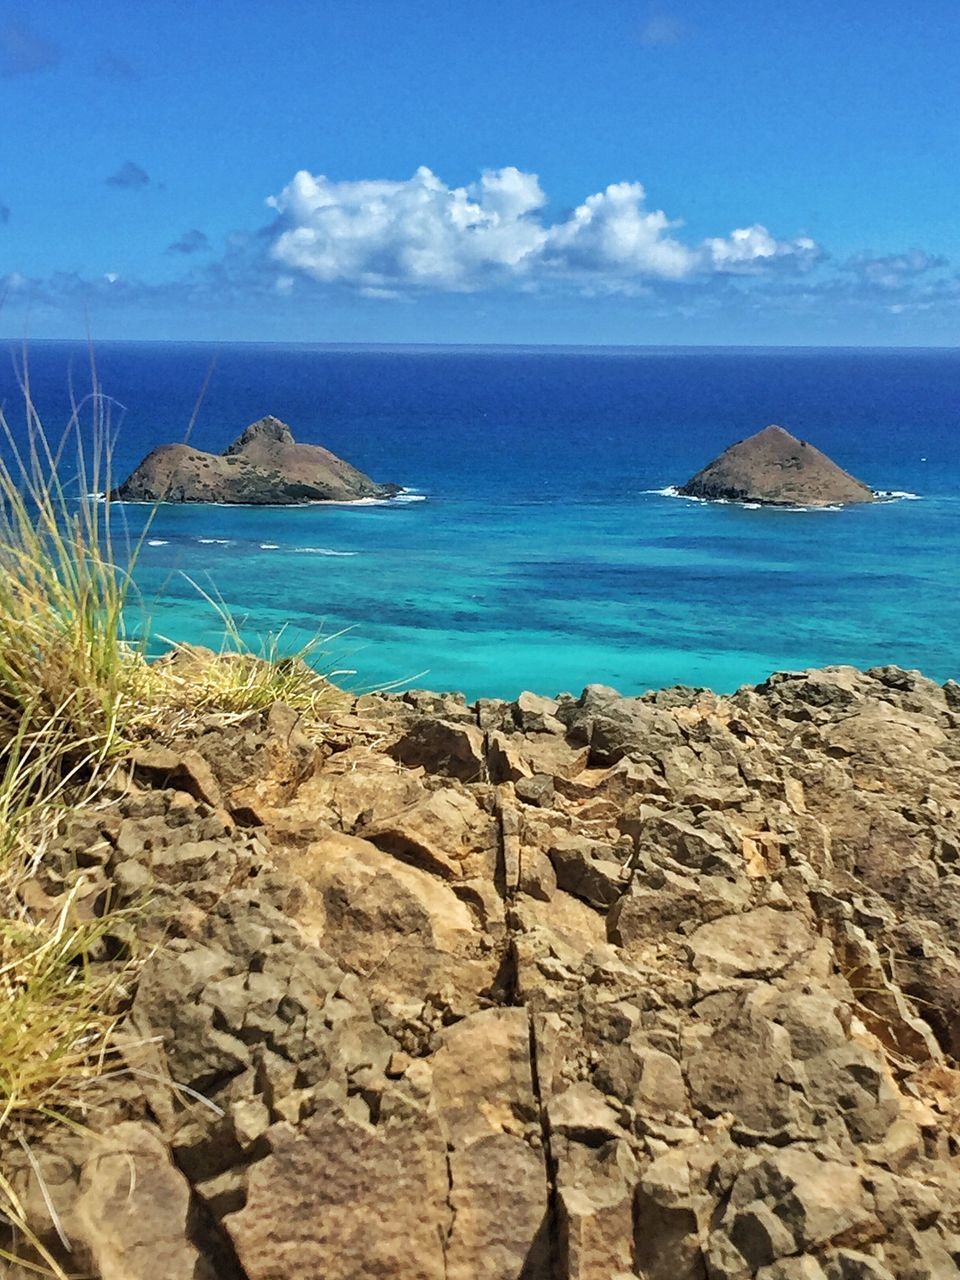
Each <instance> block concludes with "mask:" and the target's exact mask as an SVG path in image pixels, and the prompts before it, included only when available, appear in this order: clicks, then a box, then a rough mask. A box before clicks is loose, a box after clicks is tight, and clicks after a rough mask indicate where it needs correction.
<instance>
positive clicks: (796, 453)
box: [679, 426, 876, 507]
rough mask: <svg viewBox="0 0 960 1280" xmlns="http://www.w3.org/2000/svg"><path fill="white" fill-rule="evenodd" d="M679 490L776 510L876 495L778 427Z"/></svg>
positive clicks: (752, 439) (726, 453)
mask: <svg viewBox="0 0 960 1280" xmlns="http://www.w3.org/2000/svg"><path fill="white" fill-rule="evenodd" d="M679 492H680V493H682V494H685V495H686V496H687V497H690V498H708V499H713V500H717V499H724V500H726V501H728V502H730V501H732V502H757V503H760V504H761V505H764V506H776V507H829V506H838V505H846V504H847V503H852V502H873V500H874V498H875V496H876V495H875V494H874V492H873V490H872V489H870V488H869V486H867V485H865V484H863V483H862V482H861V481H860V480H856V479H854V477H853V476H851V475H848V474H847V472H846V471H843V470H841V468H840V467H838V466H837V464H836V463H835V462H831V460H830V459H829V458H828V457H827V456H826V454H824V453H821V452H820V450H819V449H815V448H814V447H813V445H812V444H807V443H806V441H805V440H798V439H797V438H796V436H792V435H791V434H790V432H789V431H784V429H783V427H776V426H771V427H764V429H763V430H762V431H758V432H757V433H756V435H752V436H750V437H749V438H748V439H746V440H740V441H738V442H737V443H736V444H733V445H731V446H730V448H729V449H726V450H724V452H723V453H721V454H720V456H719V457H718V458H714V460H713V462H711V463H709V464H708V465H707V466H705V467H704V468H703V470H702V471H698V472H697V474H696V475H695V476H692V477H691V479H689V480H688V481H687V483H686V484H685V485H682V486H681V488H680V490H679Z"/></svg>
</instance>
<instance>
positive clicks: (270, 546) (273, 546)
mask: <svg viewBox="0 0 960 1280" xmlns="http://www.w3.org/2000/svg"><path fill="white" fill-rule="evenodd" d="M260 550H261V551H279V550H280V543H279V542H261V543H260Z"/></svg>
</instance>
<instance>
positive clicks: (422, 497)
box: [393, 489, 427, 502]
mask: <svg viewBox="0 0 960 1280" xmlns="http://www.w3.org/2000/svg"><path fill="white" fill-rule="evenodd" d="M426 500H427V495H426V494H425V493H421V492H420V490H419V489H401V490H400V492H399V493H398V494H397V495H396V497H395V498H394V499H393V501H394V502H426Z"/></svg>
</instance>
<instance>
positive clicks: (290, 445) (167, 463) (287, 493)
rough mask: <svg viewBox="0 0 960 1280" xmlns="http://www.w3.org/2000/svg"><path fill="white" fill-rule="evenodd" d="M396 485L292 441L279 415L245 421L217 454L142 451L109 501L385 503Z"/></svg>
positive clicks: (171, 447) (169, 447) (183, 448)
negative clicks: (380, 481)
mask: <svg viewBox="0 0 960 1280" xmlns="http://www.w3.org/2000/svg"><path fill="white" fill-rule="evenodd" d="M399 492H400V488H399V486H398V485H381V484H376V483H375V482H374V481H373V480H371V479H370V477H369V476H365V475H364V474H363V472H362V471H358V470H357V469H356V467H351V466H350V464H349V463H348V462H344V461H343V459H342V458H338V457H337V456H336V455H335V454H333V453H331V452H330V451H329V449H323V448H321V447H320V446H319V445H313V444H297V443H296V441H295V440H294V438H293V433H292V432H291V430H290V428H289V427H288V426H287V424H286V423H285V422H281V421H280V420H279V418H273V417H266V418H261V419H260V420H259V421H258V422H253V423H251V424H250V426H249V427H247V429H246V430H245V431H244V432H243V433H242V434H241V435H239V436H238V437H237V439H236V440H234V442H233V443H232V444H231V445H228V446H227V448H226V449H224V451H223V453H204V452H203V451H202V450H200V449H194V448H193V447H192V446H191V445H186V444H164V445H160V447H159V448H157V449H154V450H153V452H152V453H150V454H148V455H147V457H146V458H144V460H143V461H142V462H141V463H140V465H139V466H138V467H137V468H136V469H135V470H134V471H133V472H132V473H131V474H130V475H129V476H128V477H127V479H126V480H124V482H123V483H122V484H121V485H119V486H118V487H117V488H116V489H115V490H114V491H113V493H112V495H111V497H112V498H113V499H114V500H115V501H121V502H227V503H243V504H247V505H250V506H262V505H263V504H269V505H271V506H273V505H277V504H286V505H290V504H294V503H303V502H322V501H327V502H329V501H337V502H345V501H347V502H349V501H355V500H356V499H358V498H390V497H394V496H395V495H396V494H397V493H399Z"/></svg>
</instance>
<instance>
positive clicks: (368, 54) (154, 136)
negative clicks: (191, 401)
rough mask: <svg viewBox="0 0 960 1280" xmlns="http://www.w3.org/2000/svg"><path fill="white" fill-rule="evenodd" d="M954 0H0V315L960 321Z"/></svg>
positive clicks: (708, 337)
mask: <svg viewBox="0 0 960 1280" xmlns="http://www.w3.org/2000/svg"><path fill="white" fill-rule="evenodd" d="M958 51H960V5H958V4H957V3H956V0H923V3H921V4H917V5H907V4H904V3H902V0H869V2H867V0H802V3H801V2H800V0H779V2H778V3H772V2H771V0H666V2H665V3H664V4H655V3H651V4H647V3H643V2H640V3H635V2H634V3H627V2H625V0H594V2H593V3H592V4H589V5H588V4H584V3H583V2H582V0H519V2H518V0H271V2H270V3H266V2H258V0H232V3H231V4H230V5H226V6H220V5H212V4H205V3H197V2H196V0H190V3H185V2H184V0H140V2H139V3H136V4H133V3H131V2H130V0H96V2H95V3H94V2H92V0H33V2H32V3H26V2H12V3H11V2H10V0H0V119H2V128H0V334H2V335H3V336H6V337H15V338H22V337H28V338H29V337H36V338H41V337H75V336H76V337H82V336H85V335H86V334H88V333H90V334H92V335H93V337H94V338H99V339H110V338H124V337H126V338H138V339H173V340H200V339H212V340H219V341H234V340H264V341H283V342H295V341H302V342H346V343H358V342H391V343H392V342H425V343H435V342H455V343H534V344H539V343H588V344H593V343H600V344H621V343H622V344H635V343H640V344H650V343H653V344H696V345H699V344H750V345H767V344H771V345H776V344H788V345H789V344H797V345H814V346H830V345H934V346H953V345H955V344H956V341H957V334H958V332H960V328H958V321H960V218H958V216H957V210H958V203H960V202H958V196H960V77H958V76H957V74H956V63H957V55H958Z"/></svg>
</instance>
